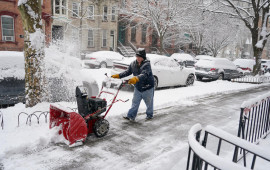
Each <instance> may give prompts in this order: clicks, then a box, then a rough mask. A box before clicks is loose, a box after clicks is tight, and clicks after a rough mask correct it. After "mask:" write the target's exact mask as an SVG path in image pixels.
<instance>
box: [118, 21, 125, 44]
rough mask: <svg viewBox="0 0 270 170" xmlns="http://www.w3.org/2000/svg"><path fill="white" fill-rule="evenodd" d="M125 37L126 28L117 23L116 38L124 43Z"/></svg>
mask: <svg viewBox="0 0 270 170" xmlns="http://www.w3.org/2000/svg"><path fill="white" fill-rule="evenodd" d="M125 38H126V29H125V26H123V25H119V29H118V40H119V42H120V43H122V44H123V45H125Z"/></svg>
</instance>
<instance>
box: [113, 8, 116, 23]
mask: <svg viewBox="0 0 270 170" xmlns="http://www.w3.org/2000/svg"><path fill="white" fill-rule="evenodd" d="M115 14H116V7H115V6H114V7H112V21H115Z"/></svg>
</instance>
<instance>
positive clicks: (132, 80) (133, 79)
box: [128, 76, 139, 84]
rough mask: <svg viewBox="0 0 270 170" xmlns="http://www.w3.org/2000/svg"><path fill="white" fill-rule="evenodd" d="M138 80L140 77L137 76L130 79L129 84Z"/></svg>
mask: <svg viewBox="0 0 270 170" xmlns="http://www.w3.org/2000/svg"><path fill="white" fill-rule="evenodd" d="M138 81H139V78H138V77H137V76H135V77H132V78H131V79H129V80H128V84H136V83H137V82H138Z"/></svg>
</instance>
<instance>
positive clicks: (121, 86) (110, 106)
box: [84, 73, 129, 120]
mask: <svg viewBox="0 0 270 170" xmlns="http://www.w3.org/2000/svg"><path fill="white" fill-rule="evenodd" d="M105 76H107V77H108V75H107V73H105ZM108 78H109V77H108ZM127 84H128V80H123V81H122V82H121V84H120V86H119V87H118V89H117V92H116V93H115V94H114V93H111V92H108V91H104V90H103V87H104V86H103V85H102V87H101V91H100V93H99V95H98V97H100V96H101V94H102V93H107V94H111V95H114V97H113V100H112V103H111V104H109V105H107V106H105V107H103V108H100V109H98V110H97V111H95V112H94V113H92V114H89V115H87V116H86V117H84V119H86V120H88V119H90V118H91V116H93V115H95V114H97V113H99V112H100V111H101V110H103V109H104V108H107V107H108V110H107V111H106V113H105V115H104V116H103V118H105V117H106V115H107V114H108V112H109V111H110V109H111V108H112V106H113V104H114V103H117V102H119V101H120V102H123V103H125V102H127V101H129V99H127V100H125V101H124V100H121V99H118V100H116V98H117V96H118V93H119V91H120V90H121V89H122V88H123V87H124V86H125V85H127Z"/></svg>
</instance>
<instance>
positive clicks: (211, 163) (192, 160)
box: [186, 124, 270, 170]
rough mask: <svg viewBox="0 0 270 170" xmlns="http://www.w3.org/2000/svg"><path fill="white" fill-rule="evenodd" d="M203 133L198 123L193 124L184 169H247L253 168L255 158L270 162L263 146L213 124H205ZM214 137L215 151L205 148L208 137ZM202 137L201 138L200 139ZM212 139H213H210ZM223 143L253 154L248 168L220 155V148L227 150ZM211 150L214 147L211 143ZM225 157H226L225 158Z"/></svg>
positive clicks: (269, 155)
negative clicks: (215, 140) (216, 142)
mask: <svg viewBox="0 0 270 170" xmlns="http://www.w3.org/2000/svg"><path fill="white" fill-rule="evenodd" d="M204 131H205V132H204V135H201V133H202V127H201V125H200V124H196V125H194V126H193V127H192V128H191V129H190V131H189V136H188V142H189V152H188V159H187V167H186V170H190V169H191V170H202V169H204V170H207V169H214V170H216V169H222V170H234V169H237V170H242V169H243V170H244V169H245V170H247V169H254V168H255V163H256V158H261V159H262V160H264V161H266V162H268V163H270V153H269V152H265V151H264V149H263V148H261V147H259V146H257V145H254V144H252V143H250V142H248V141H246V140H244V139H241V138H239V137H237V136H233V135H232V134H229V133H227V132H225V131H223V130H220V129H217V128H215V127H213V126H207V127H206V128H205V129H204ZM210 137H211V138H215V139H217V141H218V144H217V147H216V151H215V152H216V153H214V151H210V150H208V149H207V144H208V140H209V138H210ZM200 139H202V140H200ZM211 141H213V140H211ZM223 143H226V144H230V145H232V146H234V147H238V148H240V149H242V150H244V151H246V152H249V153H250V154H251V155H253V159H252V161H251V162H249V165H250V168H246V165H244V166H243V165H240V164H237V163H235V162H233V161H231V160H232V159H228V158H227V157H228V155H227V156H226V155H225V156H223V157H222V156H221V149H223V148H225V149H224V150H226V151H227V148H228V147H223V148H222V146H223ZM210 148H211V149H212V150H213V149H214V148H215V147H213V144H212V143H211V147H210ZM225 157H226V158H225Z"/></svg>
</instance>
